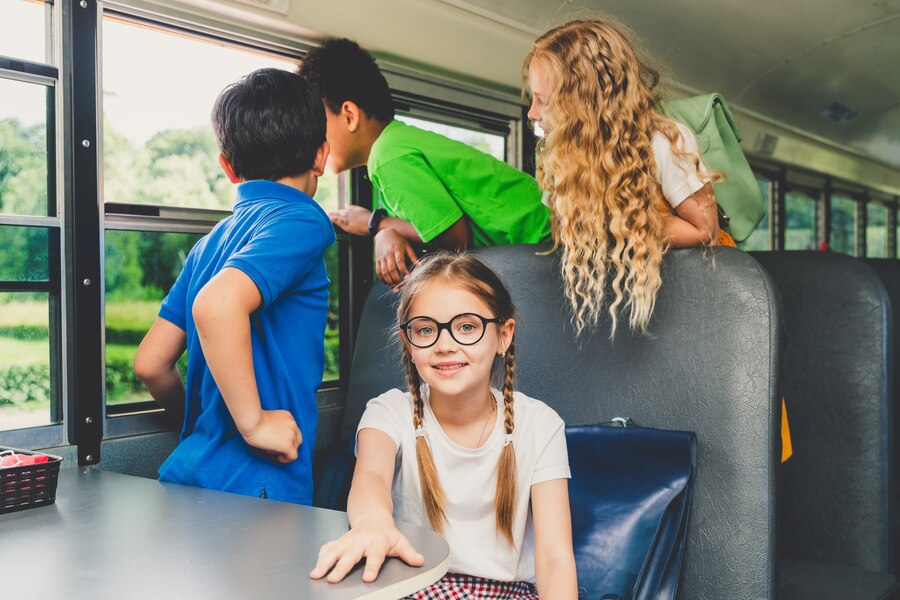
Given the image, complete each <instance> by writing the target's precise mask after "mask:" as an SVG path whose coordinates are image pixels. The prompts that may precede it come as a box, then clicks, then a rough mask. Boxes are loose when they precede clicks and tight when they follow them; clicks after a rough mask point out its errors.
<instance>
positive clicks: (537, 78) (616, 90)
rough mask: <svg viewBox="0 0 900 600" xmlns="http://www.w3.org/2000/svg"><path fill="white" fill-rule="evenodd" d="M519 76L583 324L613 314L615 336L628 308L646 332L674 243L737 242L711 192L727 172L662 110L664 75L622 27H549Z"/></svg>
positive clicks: (636, 326) (579, 325)
mask: <svg viewBox="0 0 900 600" xmlns="http://www.w3.org/2000/svg"><path fill="white" fill-rule="evenodd" d="M523 77H524V79H525V82H526V86H527V88H528V89H529V90H530V93H531V96H532V98H533V100H532V104H531V108H530V110H529V111H528V116H529V118H530V119H532V120H533V121H535V122H536V123H537V124H538V125H539V126H540V127H541V129H543V132H544V137H543V140H542V141H541V143H540V145H539V152H538V162H537V177H538V182H539V183H540V184H541V186H542V187H543V189H545V190H547V191H548V194H547V197H548V198H549V200H548V201H549V202H550V204H551V208H552V209H553V210H552V213H553V221H552V224H553V241H554V245H555V247H558V248H561V249H562V270H563V278H564V280H565V283H566V295H567V296H568V299H569V301H570V302H571V305H572V308H573V311H574V319H573V321H574V324H575V327H576V329H578V330H579V331H580V330H582V329H583V328H585V327H589V326H592V325H596V324H597V322H598V320H599V319H600V317H601V315H602V314H603V312H604V311H606V312H608V313H609V315H610V318H611V321H612V334H614V333H615V329H616V324H617V317H618V314H619V311H620V310H624V311H627V317H628V324H629V326H630V327H631V329H633V330H641V331H644V332H646V331H647V325H648V323H649V321H650V317H651V315H652V314H653V308H654V304H655V302H656V293H657V291H658V290H659V287H660V273H659V269H660V262H661V260H662V257H663V254H664V253H665V251H666V249H667V248H668V247H669V246H674V247H688V246H701V245H717V244H722V245H732V246H733V245H734V241H733V240H731V237H730V236H729V235H728V234H727V233H725V232H724V231H722V232H720V230H719V225H718V214H717V210H716V201H715V197H714V195H713V192H712V185H711V184H712V182H714V181H716V180H717V179H720V178H721V177H722V176H721V174H720V173H714V172H708V171H707V169H706V167H705V166H704V165H703V163H702V162H701V161H700V157H699V152H698V150H697V143H696V140H695V138H694V135H693V133H691V131H690V130H689V129H688V128H687V127H685V126H684V125H681V124H678V123H676V122H675V121H673V120H671V119H669V118H667V117H665V116H663V115H662V114H660V112H659V111H658V99H657V97H656V95H655V94H654V91H653V90H654V88H655V87H656V85H657V83H658V82H659V74H658V72H657V71H656V70H654V69H652V68H650V67H648V66H647V65H645V64H644V63H643V62H641V60H640V59H639V58H638V56H637V54H636V53H635V50H634V47H633V46H632V44H631V43H630V42H629V41H628V38H627V37H626V36H625V35H624V34H623V33H622V31H620V27H619V26H618V25H617V26H613V25H610V24H609V23H607V22H604V21H598V20H590V21H572V22H570V23H567V24H566V25H562V26H560V27H557V28H555V29H552V30H550V31H548V32H547V33H545V34H544V35H542V36H541V37H539V38H538V39H537V40H536V41H535V42H534V46H533V48H532V50H531V52H529V54H528V56H527V57H526V59H525V64H524V67H523ZM663 199H664V200H665V202H662V201H661V200H663ZM608 292H609V293H608ZM607 295H610V296H611V297H610V298H607Z"/></svg>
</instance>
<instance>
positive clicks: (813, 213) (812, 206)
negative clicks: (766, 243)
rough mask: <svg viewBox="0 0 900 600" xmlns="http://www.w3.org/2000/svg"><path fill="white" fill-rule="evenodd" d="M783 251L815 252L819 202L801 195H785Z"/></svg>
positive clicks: (790, 193)
mask: <svg viewBox="0 0 900 600" xmlns="http://www.w3.org/2000/svg"><path fill="white" fill-rule="evenodd" d="M784 200H785V214H786V221H787V223H786V225H785V232H784V249H785V250H815V249H816V244H817V242H818V239H817V236H816V221H817V217H818V209H819V202H818V200H816V199H815V198H812V197H810V196H808V195H806V194H803V193H796V192H788V193H787V194H785V199H784Z"/></svg>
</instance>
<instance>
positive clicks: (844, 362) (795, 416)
mask: <svg viewBox="0 0 900 600" xmlns="http://www.w3.org/2000/svg"><path fill="white" fill-rule="evenodd" d="M753 257H754V258H756V259H757V260H758V261H759V262H760V263H761V264H762V265H763V266H764V267H765V268H766V269H767V270H768V272H769V274H770V275H771V276H772V279H773V280H774V281H775V283H776V285H777V286H778V288H779V290H780V292H781V300H782V303H783V310H784V321H785V332H786V333H785V334H786V338H787V349H786V353H785V361H784V376H783V381H784V396H785V400H786V403H787V414H788V419H789V422H790V430H791V439H792V441H793V448H794V456H793V457H792V458H791V459H790V460H788V461H787V462H786V463H785V464H784V470H783V472H782V474H781V478H780V484H781V485H780V491H779V495H780V498H779V500H780V505H779V527H780V535H779V551H780V553H781V554H782V555H783V556H784V557H785V558H794V559H802V560H812V561H820V562H827V563H839V564H844V565H850V566H855V567H861V568H864V569H867V570H869V571H881V572H890V538H889V532H890V524H891V523H890V515H889V503H888V500H889V490H890V473H889V454H888V453H889V448H890V433H891V427H890V420H889V418H888V416H889V415H888V406H889V405H888V397H889V396H888V394H889V391H890V387H891V369H890V362H889V359H890V348H891V316H890V312H889V311H890V304H889V302H888V299H887V294H886V292H885V289H884V286H883V285H882V284H881V282H880V281H879V279H878V277H877V276H876V275H875V273H874V272H873V271H872V269H870V268H869V267H868V266H867V265H865V264H864V263H863V262H862V261H860V260H858V259H855V258H852V257H849V256H844V255H841V254H836V253H832V252H757V253H753Z"/></svg>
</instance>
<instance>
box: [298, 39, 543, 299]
mask: <svg viewBox="0 0 900 600" xmlns="http://www.w3.org/2000/svg"><path fill="white" fill-rule="evenodd" d="M297 72H298V73H299V74H300V75H301V76H302V77H303V78H305V79H306V80H307V81H309V82H310V83H312V84H313V85H315V86H316V87H317V88H318V89H319V92H320V93H321V94H322V99H323V101H324V103H325V115H326V117H327V121H328V142H329V145H330V146H331V155H330V157H329V159H328V162H329V164H330V165H331V169H332V170H333V171H334V172H336V173H340V172H341V171H345V170H347V169H351V168H353V167H358V166H363V165H366V166H367V167H368V170H369V178H370V180H371V181H372V183H373V185H374V186H375V187H376V188H377V189H379V190H380V191H381V195H382V204H383V205H384V206H383V208H381V209H379V210H376V211H375V212H374V213H373V212H370V211H368V210H366V209H364V208H362V207H360V206H350V207H347V208H345V209H341V210H335V211H331V212H330V213H329V216H330V217H331V221H332V222H333V223H334V224H335V225H337V226H338V227H340V228H341V229H343V230H344V231H346V232H347V233H351V234H354V235H372V236H374V238H375V268H376V272H377V273H378V277H379V278H380V279H382V280H383V281H384V282H385V283H387V284H389V285H396V284H398V283H400V282H401V281H402V280H403V278H404V277H405V276H406V274H407V272H408V271H407V265H406V262H407V260H409V261H410V262H413V263H415V262H416V251H415V246H418V245H422V244H432V245H434V246H436V247H438V248H447V249H462V248H467V247H479V246H493V245H499V244H530V243H537V242H543V241H546V240H548V239H549V238H550V211H549V209H548V208H547V207H546V206H544V205H543V204H542V203H541V190H540V189H539V188H538V185H537V182H536V181H535V180H534V178H532V177H531V176H529V175H527V174H525V173H523V172H521V171H519V170H518V169H516V168H515V167H512V166H511V165H509V164H507V163H505V162H503V161H500V160H497V159H496V158H494V157H493V156H490V155H488V154H485V153H483V152H481V151H479V150H476V149H474V148H472V147H470V146H468V145H466V144H463V143H461V142H457V141H454V140H450V139H448V138H446V137H444V136H441V135H438V134H436V133H432V132H429V131H423V130H421V129H418V128H416V127H412V126H410V125H406V124H404V123H402V122H400V121H396V120H394V104H393V100H392V99H391V93H390V90H389V89H388V85H387V82H386V81H385V79H384V76H383V75H382V74H381V72H380V71H379V70H378V66H377V65H376V64H375V60H374V59H373V58H372V56H371V55H369V54H368V53H367V52H366V51H364V50H363V49H362V48H360V47H359V45H357V44H356V42H352V41H350V40H347V39H338V40H331V41H329V42H326V43H325V44H324V45H323V46H321V47H319V48H316V49H314V50H312V51H311V52H310V53H309V54H308V55H307V57H306V58H305V59H304V61H303V63H302V64H301V65H300V67H299V69H298V71H297Z"/></svg>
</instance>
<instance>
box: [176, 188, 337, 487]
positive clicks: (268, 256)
mask: <svg viewBox="0 0 900 600" xmlns="http://www.w3.org/2000/svg"><path fill="white" fill-rule="evenodd" d="M334 239H335V236H334V228H333V226H332V225H331V222H330V221H329V220H328V216H327V215H326V214H325V212H324V211H323V210H322V209H321V208H320V207H319V205H318V204H316V202H315V201H314V200H313V199H312V198H310V197H309V196H307V195H306V194H304V193H302V192H300V191H298V190H296V189H294V188H291V187H288V186H286V185H282V184H280V183H275V182H273V181H248V182H245V183H242V184H240V185H239V186H238V190H237V201H236V202H235V205H234V213H233V214H232V215H231V216H229V217H228V218H226V219H225V220H223V221H222V222H221V223H219V224H218V225H216V226H215V227H214V228H213V230H212V231H211V232H210V233H209V234H208V235H206V236H205V237H203V238H202V239H201V240H200V241H199V242H197V244H196V245H195V246H194V247H193V249H191V252H190V254H189V255H188V257H187V260H186V262H185V264H184V268H183V269H182V271H181V274H180V275H179V276H178V279H177V280H176V281H175V284H174V285H173V286H172V289H171V290H170V291H169V294H168V295H167V296H166V297H165V299H164V300H163V302H162V308H161V309H160V311H159V316H160V317H162V318H163V319H166V320H167V321H170V322H172V323H174V324H175V325H177V326H178V327H180V328H182V329H184V331H185V332H186V334H187V351H188V369H187V380H186V381H185V387H186V392H187V394H186V406H185V420H184V429H183V430H182V432H181V441H180V442H179V444H178V447H177V448H175V451H174V452H172V454H171V456H169V458H168V459H167V460H166V462H165V463H163V465H162V466H161V467H160V469H159V478H160V480H161V481H170V482H174V483H181V484H185V485H192V486H197V487H203V488H210V489H215V490H222V491H226V492H234V493H237V494H245V495H248V496H260V495H262V494H263V491H265V495H266V497H268V498H273V499H276V500H284V501H288V502H296V503H300V504H311V503H312V454H313V447H314V446H315V437H316V425H317V424H318V410H317V408H316V391H317V389H318V387H319V384H320V383H321V382H322V372H323V369H324V367H325V322H326V318H327V314H328V276H327V274H326V272H325V261H324V259H323V256H322V254H323V252H325V249H326V248H328V247H329V246H330V245H331V244H332V243H334ZM225 267H234V268H235V269H240V270H241V271H242V272H244V273H245V274H246V275H247V276H248V277H250V279H252V280H253V282H254V283H255V284H256V286H257V287H258V288H259V292H260V294H261V295H262V306H261V307H260V308H259V309H258V310H257V311H256V312H255V313H253V314H252V315H251V317H250V336H251V344H252V346H253V369H254V372H255V374H256V385H257V388H258V389H259V396H260V399H261V401H262V407H263V409H265V410H272V409H284V410H288V411H290V412H291V414H293V415H294V418H295V419H296V421H297V424H298V425H299V427H300V431H301V432H302V433H303V443H302V445H301V446H300V449H299V457H298V458H297V460H296V461H294V462H291V463H288V464H280V463H278V462H277V461H276V460H274V459H273V458H272V456H271V455H269V454H267V453H266V452H264V451H261V450H258V449H256V448H253V447H251V446H249V445H248V444H247V443H246V442H245V441H244V439H243V438H242V437H241V435H240V433H239V432H238V430H237V427H236V426H235V424H234V420H233V419H232V418H231V413H229V412H228V407H227V406H226V405H225V401H224V399H223V398H222V394H221V392H219V388H218V387H217V386H216V382H215V380H214V379H213V376H212V374H211V373H210V370H209V366H208V365H207V363H206V359H205V358H204V356H203V349H202V348H201V347H200V339H199V337H198V335H197V328H196V326H195V325H194V319H193V316H192V314H191V307H192V306H193V304H194V299H195V298H196V297H197V293H198V292H199V291H200V289H201V288H202V287H203V286H204V285H206V282H208V281H209V280H210V279H211V278H212V277H213V276H214V275H216V273H218V272H219V271H220V270H222V269H223V268H225Z"/></svg>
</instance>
